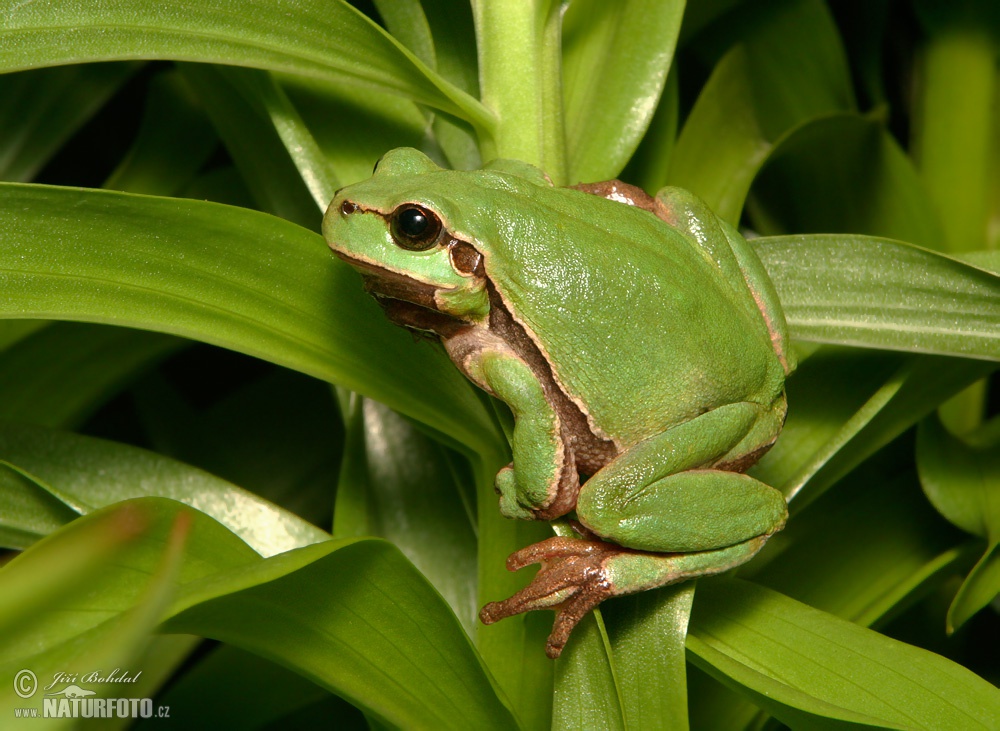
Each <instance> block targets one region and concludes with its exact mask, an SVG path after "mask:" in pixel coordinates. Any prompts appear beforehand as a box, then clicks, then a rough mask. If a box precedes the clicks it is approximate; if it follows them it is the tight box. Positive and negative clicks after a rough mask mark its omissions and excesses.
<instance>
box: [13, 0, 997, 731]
mask: <svg viewBox="0 0 1000 731" xmlns="http://www.w3.org/2000/svg"><path fill="white" fill-rule="evenodd" d="M0 10H2V12H0V71H2V72H3V75H2V76H0V98H2V99H3V100H4V103H3V105H2V108H0V178H2V180H4V181H7V182H4V183H0V317H2V318H3V319H0V417H2V419H3V421H2V423H0V543H2V545H3V546H4V547H6V548H7V549H9V552H8V553H7V554H6V555H5V559H6V561H7V562H6V565H5V566H3V568H2V569H0V587H2V588H0V637H2V638H3V641H2V642H0V677H2V678H5V680H4V681H3V683H2V685H0V719H2V720H3V723H5V724H6V723H9V722H10V719H11V718H12V717H13V713H14V708H19V707H23V706H25V705H26V703H27V702H26V701H23V700H22V699H20V698H18V697H16V696H15V695H14V694H13V692H12V690H13V688H12V686H11V683H10V678H12V677H13V675H14V674H15V673H16V672H17V670H18V669H20V668H24V667H28V668H31V669H32V670H33V671H34V672H35V673H36V674H37V675H38V676H39V677H42V676H43V675H46V674H48V675H51V673H53V672H56V671H58V670H64V669H66V668H69V667H72V668H81V669H83V668H88V669H90V668H113V667H116V666H117V667H123V668H124V667H128V668H134V669H142V671H143V675H142V679H141V683H140V685H139V686H134V687H131V688H129V692H130V693H131V694H132V695H134V696H135V697H139V696H143V695H146V696H151V697H154V698H155V699H156V702H157V703H158V704H159V703H162V704H167V705H169V706H170V707H171V716H172V717H173V719H174V720H178V721H180V722H182V723H185V724H190V723H192V722H193V721H194V720H197V721H198V722H204V723H206V725H208V724H214V723H225V724H232V725H238V726H241V727H266V726H268V725H273V726H275V727H278V726H280V727H281V728H289V727H292V728H294V727H297V726H301V727H304V728H310V727H312V726H313V725H315V724H318V723H322V724H326V725H329V724H330V723H331V722H335V723H336V724H337V727H344V728H354V727H357V728H365V727H372V728H392V727H404V728H451V727H455V728H494V727H497V728H526V729H538V728H545V727H549V726H553V727H556V728H628V727H631V728H642V729H647V728H649V729H654V728H671V729H678V728H687V727H688V726H689V725H690V727H691V728H696V729H760V728H777V727H780V726H781V724H785V725H787V726H790V727H792V728H795V729H799V728H801V729H813V728H815V729H831V728H837V729H840V728H860V727H864V728H892V729H898V728H941V729H959V728H960V729H973V728H984V729H992V728H998V727H1000V699H998V694H997V691H996V689H995V688H994V686H993V683H996V682H997V680H998V678H1000V664H998V659H997V658H998V655H997V653H996V647H995V645H992V646H991V645H990V642H989V638H991V637H996V636H997V634H998V632H1000V627H998V617H997V605H996V600H995V597H996V595H997V592H998V589H1000V550H998V548H997V546H998V544H1000V497H998V496H1000V459H998V457H997V455H998V454H1000V450H998V449H997V444H998V441H1000V419H998V418H997V417H996V414H997V412H998V411H1000V401H998V399H1000V388H998V387H997V380H996V379H997V377H996V375H995V372H996V369H997V362H998V361H1000V276H998V275H1000V255H998V254H997V248H998V241H1000V112H998V105H1000V101H998V100H1000V82H998V79H1000V74H998V66H997V63H998V47H1000V19H998V12H997V10H996V7H995V4H994V3H992V2H990V0H965V1H964V2H960V3H947V4H945V3H935V2H932V1H927V2H923V1H922V0H913V1H912V2H906V1H903V0H900V1H899V2H889V0H878V1H876V2H860V1H859V0H839V1H838V2H830V3H829V4H827V3H824V2H821V1H820V0H742V1H741V0H701V1H700V2H698V3H691V5H690V6H689V7H687V8H685V6H684V3H683V2H663V1H662V0H660V1H656V0H627V1H626V0H623V1H621V2H615V3H609V2H602V0H573V2H571V3H569V4H568V6H566V5H565V4H563V3H559V2H556V1H555V0H533V1H532V2H528V1H526V0H489V1H487V0H473V2H472V4H471V7H470V6H469V5H467V4H465V3H463V2H461V1H460V0H423V2H419V3H418V2H416V0H376V1H375V2H374V3H372V4H363V3H359V5H358V8H355V7H353V6H351V5H348V4H346V3H342V2H339V1H338V0H298V1H297V2H279V1H277V0H205V1H204V2H201V3H198V4H189V3H182V2H178V1H176V0H156V1H155V2H153V0H134V1H133V2H130V3H119V2H112V1H110V0H96V1H94V0H91V1H89V2H84V1H82V0H79V1H77V0H58V1H54V2H45V3H20V2H13V0H3V1H2V2H0ZM477 39H478V40H477ZM401 145H410V146H414V147H419V148H421V149H423V150H425V151H426V152H428V153H429V154H431V155H433V156H434V157H436V158H437V159H438V160H439V161H440V162H441V163H442V164H449V165H451V166H453V167H457V168H471V167H475V166H477V165H478V164H479V163H480V162H481V161H483V160H488V159H491V158H493V157H497V156H501V157H514V158H519V159H523V160H527V161H529V162H533V163H535V164H539V165H541V166H543V167H544V168H545V169H546V171H547V172H548V173H549V174H550V176H551V177H552V178H553V180H555V181H556V182H557V183H559V184H567V183H576V182H581V181H584V182H585V181H594V180H601V179H607V178H612V177H619V176H620V177H622V178H623V179H626V180H629V181H631V182H634V183H637V184H640V185H642V186H643V187H645V188H646V189H647V190H649V191H655V190H656V189H658V188H659V187H661V186H662V185H665V184H674V185H682V186H685V187H688V188H690V189H691V190H693V191H695V192H696V193H697V194H699V195H700V196H702V197H703V198H705V200H706V201H708V202H709V204H710V205H711V206H712V207H713V208H714V209H715V210H716V211H718V212H719V214H720V215H721V216H723V217H725V218H726V219H728V220H729V221H731V222H733V223H739V224H741V225H742V226H744V227H745V228H746V229H747V230H748V231H749V232H752V233H755V234H759V235H761V238H757V239H755V245H756V246H757V247H758V251H759V253H760V255H761V258H762V260H763V261H764V263H765V265H766V267H767V268H768V271H769V273H770V274H771V276H772V278H773V279H774V281H775V284H776V286H777V287H778V290H779V294H780V297H781V300H782V303H783V305H784V307H785V310H786V312H787V315H788V319H789V323H790V326H791V330H792V334H793V336H794V338H795V340H796V348H797V351H798V352H799V356H800V358H801V359H802V362H801V365H800V368H799V370H798V372H797V373H796V374H795V375H794V377H793V378H792V379H790V380H789V382H788V394H789V402H790V413H789V419H788V423H787V425H786V428H785V432H784V434H783V436H782V437H781V439H780V440H779V441H778V443H777V445H776V446H775V448H774V449H773V450H772V451H771V452H770V453H769V454H768V455H767V457H766V458H765V459H764V461H762V462H761V464H760V465H758V466H757V467H756V468H755V470H754V471H755V474H756V475H757V476H758V477H760V478H761V479H763V480H766V481H768V482H769V483H770V484H773V485H775V486H777V487H779V488H781V489H782V490H783V491H784V492H785V494H786V495H787V496H788V497H789V498H790V509H791V512H792V519H791V521H790V522H789V525H788V527H787V529H786V530H785V531H784V532H783V533H781V534H780V535H778V536H776V537H775V538H774V539H772V540H771V542H770V543H769V544H768V546H767V548H766V549H765V551H764V552H763V553H762V554H761V555H760V556H759V557H758V558H757V559H756V560H755V561H753V562H752V563H751V564H749V565H748V566H746V567H745V568H743V569H741V570H740V571H739V576H738V577H723V578H719V579H713V580H705V581H702V582H699V585H698V586H697V587H695V586H694V584H693V583H689V584H686V585H682V586H680V587H673V588H667V589H663V590H659V591H653V592H646V593H645V594H642V595H639V596H635V597H629V598H625V599H621V600H616V601H611V602H608V603H607V604H606V605H605V606H604V607H602V611H601V612H599V613H595V614H594V615H593V616H592V617H590V618H588V620H586V621H585V622H584V624H583V625H581V627H580V628H579V629H578V630H577V631H576V633H575V636H574V640H573V641H572V642H571V644H570V645H569V646H568V648H567V650H566V652H565V653H564V655H563V657H562V658H560V660H558V661H557V662H555V663H552V662H550V661H549V660H547V659H546V658H545V657H544V654H543V652H542V647H543V642H544V636H545V634H546V633H547V631H548V628H549V618H548V617H546V616H543V615H542V614H541V613H535V614H534V615H532V616H527V617H517V618H512V619H509V620H505V621H504V622H502V623H499V624H497V625H495V626H491V627H483V626H479V625H477V623H476V621H475V612H476V609H477V607H478V606H480V605H481V604H482V603H483V602H484V601H486V600H492V599H498V598H501V597H503V596H506V595H507V594H509V593H510V592H512V591H513V590H515V589H516V588H519V587H520V586H522V585H523V584H524V583H525V582H526V580H527V577H525V576H521V575H512V574H507V573H506V572H505V571H503V561H504V559H505V557H506V555H507V554H508V553H509V552H511V551H512V550H515V549H516V548H519V547H521V546H523V545H526V544H527V543H529V542H531V541H533V540H537V539H540V538H542V537H545V536H547V535H551V532H550V529H549V528H548V526H545V525H533V524H526V523H515V522H511V521H504V520H503V519H502V518H501V517H500V516H499V513H498V511H497V510H496V504H495V503H496V500H495V496H494V495H493V492H492V486H491V482H492V475H493V474H494V473H495V471H496V469H497V468H498V467H499V466H500V465H501V464H503V463H505V462H506V461H507V459H508V447H507V443H506V440H505V439H504V436H503V429H502V426H501V425H502V423H503V421H504V414H503V410H502V409H500V410H497V409H495V405H494V404H491V403H489V402H488V401H487V400H486V399H485V398H484V397H483V396H482V395H481V394H478V393H477V392H476V391H475V390H474V389H473V388H472V387H471V386H470V385H469V384H468V383H466V382H465V381H464V380H463V379H462V378H461V377H460V376H459V374H458V373H457V371H455V370H454V368H452V367H451V365H450V364H449V363H448V361H447V359H446V358H445V357H444V355H443V354H442V352H441V351H440V350H439V349H437V348H435V347H433V346H432V345H430V344H428V343H419V344H414V343H413V342H412V341H411V339H410V338H409V336H408V335H407V334H406V333H405V332H403V331H401V330H398V329H396V328H393V327H392V326H391V325H389V323H388V322H386V321H384V319H383V318H382V316H381V313H380V312H379V311H378V308H377V306H375V305H374V304H373V303H372V302H371V301H369V299H368V298H367V297H366V296H365V295H364V293H363V292H362V290H361V287H360V283H359V281H358V279H357V277H356V276H355V275H354V274H353V273H352V272H351V271H349V270H348V269H347V268H346V267H345V266H344V265H342V264H341V263H340V262H337V261H334V260H333V259H332V258H331V257H330V256H329V254H328V252H327V251H326V248H325V246H324V243H323V241H322V239H321V238H320V236H319V235H318V233H317V231H318V227H319V223H320V218H321V214H322V211H323V208H324V207H325V204H326V202H327V201H328V200H329V199H330V198H331V197H332V194H333V191H334V190H335V189H336V188H337V187H339V186H341V185H345V184H349V183H351V182H354V181H357V180H360V179H362V178H364V177H366V176H367V175H368V174H369V173H370V171H371V168H372V165H373V164H374V162H375V161H376V160H377V159H378V158H379V157H380V156H381V155H382V154H383V153H384V152H385V151H386V150H388V149H391V148H393V147H397V146H401ZM151 196H154V197H151ZM818 234H828V235H818ZM900 242H906V243H900ZM914 245H916V246H914ZM917 247H921V248H917ZM654 326H655V324H651V327H654ZM328 384H334V387H332V388H331V387H330V386H329V385H328ZM237 485H238V486H239V487H237ZM372 536H375V537H372ZM20 551H23V553H18V552H20ZM991 602H992V604H991ZM536 615H537V616H536ZM201 638H209V639H208V640H203V639H201ZM36 702H37V699H36ZM199 714H200V715H199ZM146 723H147V722H139V723H138V725H139V726H144V725H145V724H146ZM148 723H150V724H152V723H163V722H162V721H160V720H150V721H149V722H148ZM116 724H120V721H115V722H114V723H111V722H108V723H107V724H106V725H116ZM33 725H34V726H37V725H38V724H37V723H35V724H33Z"/></svg>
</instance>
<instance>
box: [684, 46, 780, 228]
mask: <svg viewBox="0 0 1000 731" xmlns="http://www.w3.org/2000/svg"><path fill="white" fill-rule="evenodd" d="M748 63H749V59H748V57H747V52H746V49H745V48H744V47H743V46H736V47H735V48H733V50H732V51H730V52H729V53H728V54H726V56H725V57H724V58H723V59H722V60H721V61H720V62H719V64H718V65H717V66H716V67H715V70H714V71H713V72H712V76H711V78H709V80H708V83H706V84H705V86H704V88H703V89H702V92H701V95H700V96H699V97H698V100H697V101H696V102H695V105H694V109H692V110H691V114H690V115H688V118H687V122H685V124H684V128H683V129H682V130H681V135H680V137H679V138H678V140H677V147H676V148H675V150H674V157H673V160H672V162H671V165H670V175H669V177H668V180H669V181H670V184H671V185H677V186H680V187H682V188H687V189H688V190H690V191H692V192H693V193H694V194H695V195H697V196H699V197H701V198H703V199H704V200H705V202H706V203H708V205H709V207H710V208H711V209H712V210H713V211H715V213H716V214H718V215H719V216H721V217H722V218H724V219H725V220H727V221H729V222H730V223H733V224H735V223H737V222H738V221H739V218H740V212H741V211H742V210H743V202H744V200H746V196H747V192H748V191H749V190H750V184H751V183H752V182H753V179H754V177H756V175H757V171H758V170H760V167H761V165H763V164H764V161H765V160H766V159H767V156H768V155H769V154H770V152H771V147H772V144H771V142H770V141H769V140H768V139H767V138H766V137H765V135H764V131H763V130H762V129H761V126H760V120H759V119H758V116H757V112H756V109H755V108H754V99H753V88H752V85H751V78H750V76H749V73H750V71H749V67H748Z"/></svg>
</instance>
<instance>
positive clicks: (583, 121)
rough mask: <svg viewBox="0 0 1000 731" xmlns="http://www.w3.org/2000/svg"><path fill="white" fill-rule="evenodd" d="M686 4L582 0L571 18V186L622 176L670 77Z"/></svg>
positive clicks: (567, 24) (567, 103)
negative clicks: (668, 75) (668, 76)
mask: <svg viewBox="0 0 1000 731" xmlns="http://www.w3.org/2000/svg"><path fill="white" fill-rule="evenodd" d="M684 5H685V3H684V0H670V2H663V0H622V1H620V2H614V3H609V2H603V1H602V0H576V1H575V2H573V3H570V5H569V8H568V9H567V11H566V15H565V17H564V19H563V98H564V108H565V119H566V147H567V158H568V161H569V172H568V176H567V177H568V180H569V182H570V183H581V182H585V183H589V182H594V181H599V180H607V179H609V178H615V177H617V176H618V175H619V173H620V172H621V170H622V168H623V167H625V163H626V162H627V161H628V159H629V158H630V157H632V153H633V152H635V149H636V147H637V146H638V144H639V140H641V139H642V136H643V134H644V133H645V132H646V128H647V127H648V126H649V123H650V120H651V119H652V118H653V113H654V112H655V110H656V106H657V102H658V101H659V99H660V94H661V93H662V91H663V86H664V84H665V83H666V80H667V72H668V71H669V69H670V62H671V59H672V58H673V54H674V46H675V45H676V43H677V35H678V32H679V31H680V26H681V18H682V17H683V15H684Z"/></svg>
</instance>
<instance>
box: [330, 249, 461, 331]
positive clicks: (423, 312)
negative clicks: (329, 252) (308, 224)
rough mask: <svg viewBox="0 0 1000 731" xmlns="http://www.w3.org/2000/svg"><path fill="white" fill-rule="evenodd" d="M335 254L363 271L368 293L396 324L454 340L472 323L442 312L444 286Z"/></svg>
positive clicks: (340, 252) (346, 255)
mask: <svg viewBox="0 0 1000 731" xmlns="http://www.w3.org/2000/svg"><path fill="white" fill-rule="evenodd" d="M333 253H335V254H336V255H337V256H339V257H340V258H341V259H343V260H344V261H346V262H347V263H348V264H350V265H351V266H352V267H354V268H355V269H357V270H358V271H359V272H361V276H362V277H363V278H364V285H365V291H366V292H368V294H370V295H372V297H374V298H375V301H376V302H378V303H379V305H380V306H381V307H382V309H383V310H384V311H385V315H386V317H388V318H389V320H390V321H391V322H393V323H395V324H396V325H400V326H402V327H405V328H407V329H408V330H417V331H419V332H432V333H435V334H437V335H440V336H441V337H450V336H451V335H454V334H455V333H456V332H458V331H459V330H462V329H464V328H465V327H468V326H469V325H471V324H472V323H470V322H467V321H465V320H463V319H461V318H459V317H455V316H454V315H451V314H448V313H447V312H442V311H441V309H440V308H439V307H438V303H437V299H436V298H435V295H436V294H437V293H438V292H439V291H440V290H441V287H435V286H434V285H433V284H427V283H426V282H420V281H417V280H415V279H413V278H411V277H407V276H405V275H403V274H399V273H398V272H394V271H392V270H391V269H386V268H385V267H382V266H379V265H378V264H373V263H372V262H370V261H365V260H363V259H359V258H356V257H353V256H351V255H350V254H345V253H344V252H342V251H337V250H336V249H334V252H333Z"/></svg>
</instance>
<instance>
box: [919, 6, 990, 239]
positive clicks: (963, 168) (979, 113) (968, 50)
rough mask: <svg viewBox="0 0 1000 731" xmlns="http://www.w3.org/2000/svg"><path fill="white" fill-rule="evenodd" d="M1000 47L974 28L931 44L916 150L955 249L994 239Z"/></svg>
mask: <svg viewBox="0 0 1000 731" xmlns="http://www.w3.org/2000/svg"><path fill="white" fill-rule="evenodd" d="M996 55H997V48H996V46H995V44H994V43H993V41H992V39H991V38H990V35H989V34H988V32H986V31H985V30H982V29H980V28H977V27H972V26H971V25H965V24H963V25H956V26H951V27H945V28H942V29H940V30H939V31H937V32H935V33H933V34H932V35H931V37H930V38H929V40H928V42H927V46H926V47H925V49H924V58H923V76H924V79H923V85H922V93H921V95H920V98H919V100H918V104H919V110H918V112H919V114H918V120H919V121H918V124H917V128H916V134H915V138H914V140H913V143H914V144H913V149H914V153H915V155H916V157H917V160H918V161H919V165H920V172H921V176H922V177H923V180H924V184H925V185H926V186H927V191H928V192H929V193H930V196H931V199H932V200H933V201H934V203H935V206H936V208H937V210H938V213H939V214H940V216H941V223H942V227H943V229H944V235H945V240H944V247H945V250H947V251H951V252H960V251H972V250H975V249H981V248H983V247H984V246H985V242H986V218H987V210H988V200H987V191H988V190H989V186H988V185H987V181H988V179H989V166H990V155H989V152H990V145H991V143H992V140H991V139H990V138H991V133H992V131H993V123H994V110H993V90H994V75H995V74H996Z"/></svg>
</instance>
